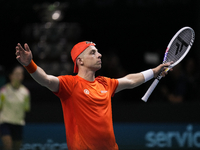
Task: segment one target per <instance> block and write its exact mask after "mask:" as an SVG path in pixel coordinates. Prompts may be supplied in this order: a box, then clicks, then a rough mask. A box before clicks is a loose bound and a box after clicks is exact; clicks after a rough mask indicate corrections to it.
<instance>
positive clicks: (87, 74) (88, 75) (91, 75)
mask: <svg viewBox="0 0 200 150" xmlns="http://www.w3.org/2000/svg"><path fill="white" fill-rule="evenodd" d="M77 75H78V76H80V77H81V78H83V79H85V80H87V81H94V80H95V72H94V71H81V70H80V71H79V72H78V74H77Z"/></svg>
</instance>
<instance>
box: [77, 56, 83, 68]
mask: <svg viewBox="0 0 200 150" xmlns="http://www.w3.org/2000/svg"><path fill="white" fill-rule="evenodd" d="M77 63H78V64H80V65H81V66H82V65H83V59H82V58H80V57H78V58H77Z"/></svg>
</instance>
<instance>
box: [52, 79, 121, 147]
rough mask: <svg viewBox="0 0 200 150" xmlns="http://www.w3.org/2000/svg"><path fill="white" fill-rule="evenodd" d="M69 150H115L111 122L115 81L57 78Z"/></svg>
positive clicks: (116, 82) (115, 145)
mask: <svg viewBox="0 0 200 150" xmlns="http://www.w3.org/2000/svg"><path fill="white" fill-rule="evenodd" d="M58 79H59V81H60V85H59V91H58V92H57V93H55V94H56V95H57V96H58V97H59V98H60V100H61V104H62V108H63V116H64V123H65V129H66V138H67V145H68V149H69V150H118V145H117V143H116V141H115V135H114V130H113V122H112V109H111V97H112V96H113V95H114V93H115V90H116V88H117V86H118V80H116V79H110V78H107V77H101V76H100V77H97V78H96V79H95V81H94V82H89V81H87V80H85V79H83V78H81V77H79V76H78V75H77V76H71V75H66V76H59V77H58Z"/></svg>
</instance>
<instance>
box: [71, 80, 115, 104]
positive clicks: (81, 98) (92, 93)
mask: <svg viewBox="0 0 200 150" xmlns="http://www.w3.org/2000/svg"><path fill="white" fill-rule="evenodd" d="M72 95H73V96H75V97H76V98H75V100H76V101H77V103H86V104H90V105H98V106H101V105H107V104H108V102H109V100H110V99H111V97H110V93H109V90H108V89H107V87H105V86H104V85H102V84H97V83H92V84H82V83H79V84H77V85H76V86H75V88H74V91H73V94H72Z"/></svg>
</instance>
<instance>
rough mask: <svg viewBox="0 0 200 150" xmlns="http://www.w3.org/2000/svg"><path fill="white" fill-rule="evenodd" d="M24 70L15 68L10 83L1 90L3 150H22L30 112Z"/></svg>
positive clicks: (0, 110) (0, 130)
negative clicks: (26, 118) (25, 127)
mask: <svg viewBox="0 0 200 150" xmlns="http://www.w3.org/2000/svg"><path fill="white" fill-rule="evenodd" d="M23 73H24V68H23V67H22V66H20V65H18V66H14V67H13V69H11V72H10V73H9V79H10V82H9V83H7V84H5V85H4V86H3V87H2V88H1V89H0V137H1V140H2V144H3V150H20V146H21V144H22V137H23V126H24V125H25V113H26V112H27V111H30V92H29V90H28V89H27V88H26V87H25V86H24V85H23V84H22V81H23V76H24V75H23Z"/></svg>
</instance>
